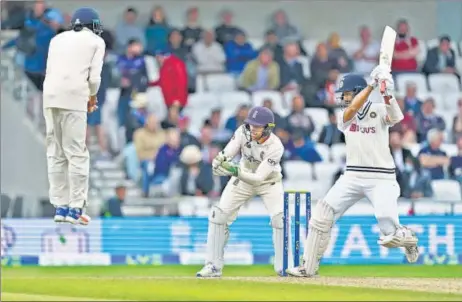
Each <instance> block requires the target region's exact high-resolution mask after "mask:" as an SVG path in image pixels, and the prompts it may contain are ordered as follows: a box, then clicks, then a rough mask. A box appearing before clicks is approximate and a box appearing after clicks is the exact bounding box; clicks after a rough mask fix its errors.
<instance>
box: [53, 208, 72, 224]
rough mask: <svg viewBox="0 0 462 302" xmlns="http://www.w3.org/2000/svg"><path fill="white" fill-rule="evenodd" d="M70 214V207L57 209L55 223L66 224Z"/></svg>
mask: <svg viewBox="0 0 462 302" xmlns="http://www.w3.org/2000/svg"><path fill="white" fill-rule="evenodd" d="M68 214H69V207H56V209H55V217H54V218H53V219H54V221H55V222H66V217H67V215H68Z"/></svg>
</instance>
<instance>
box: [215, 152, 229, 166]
mask: <svg viewBox="0 0 462 302" xmlns="http://www.w3.org/2000/svg"><path fill="white" fill-rule="evenodd" d="M227 160H228V158H227V157H226V155H225V153H224V152H223V151H220V153H218V155H217V156H215V158H214V159H213V161H212V167H213V169H214V170H215V169H216V168H218V167H219V166H220V165H221V163H222V162H224V161H227Z"/></svg>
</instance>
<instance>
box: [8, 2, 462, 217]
mask: <svg viewBox="0 0 462 302" xmlns="http://www.w3.org/2000/svg"><path fill="white" fill-rule="evenodd" d="M1 5H2V18H1V28H2V30H16V31H17V35H16V36H15V37H14V38H12V39H11V40H8V41H5V42H4V43H3V45H2V49H3V50H4V51H6V50H8V49H11V50H13V51H14V60H15V64H17V66H21V68H22V70H23V71H24V73H25V75H26V76H27V78H28V80H29V81H30V83H31V85H33V87H34V96H33V97H32V98H31V100H30V102H31V103H33V104H37V103H38V104H40V102H41V98H40V91H41V90H42V84H43V79H44V75H45V68H46V59H47V50H48V46H49V43H50V40H51V39H52V37H53V36H54V35H56V34H59V33H60V32H62V31H65V30H67V29H68V24H69V21H70V14H72V11H61V10H58V9H56V8H54V7H53V6H52V5H50V4H49V3H47V2H44V1H41V0H38V1H30V2H25V1H2V2H1ZM237 13H239V12H235V11H232V10H223V11H222V12H221V13H220V16H219V22H217V24H216V26H215V27H213V28H206V27H203V26H202V24H203V22H201V21H202V18H203V17H204V16H203V15H202V14H201V11H200V9H199V8H198V7H195V6H194V4H193V3H192V4H191V6H190V7H185V8H184V23H181V24H179V23H177V24H173V23H171V22H169V18H168V16H169V9H168V7H162V6H154V7H153V8H152V11H151V13H150V16H149V18H148V19H143V18H140V12H139V9H138V8H137V7H136V6H134V7H131V6H128V5H127V6H126V7H125V8H124V7H121V8H120V14H121V18H120V21H119V22H118V23H117V24H116V26H113V27H111V28H105V31H104V33H103V35H102V38H103V39H104V40H105V42H106V47H107V49H106V59H105V64H104V66H103V71H102V84H101V87H100V90H99V93H98V101H99V109H98V111H96V112H95V113H92V114H89V115H88V144H89V148H90V150H91V151H92V154H93V156H92V159H93V160H92V162H93V166H92V174H91V175H92V178H91V185H92V192H91V194H92V196H93V197H94V198H95V199H99V200H101V202H100V203H99V205H100V211H99V212H100V213H101V214H102V215H106V216H120V215H124V214H123V212H124V211H122V208H123V203H124V200H125V199H126V198H127V197H126V196H130V197H132V198H138V199H139V200H142V199H143V197H144V198H146V197H147V198H151V199H152V198H169V199H172V198H174V197H177V196H179V195H181V196H195V197H208V198H207V199H213V198H216V197H218V196H219V195H220V192H221V191H222V190H223V188H224V185H225V184H226V181H227V179H226V178H220V177H216V176H214V175H212V170H211V165H210V164H211V161H212V159H213V158H214V156H215V155H216V154H217V152H219V151H220V150H221V149H222V148H223V147H224V145H225V144H226V143H227V141H228V140H229V138H230V137H231V136H232V134H233V132H234V131H235V130H236V129H237V128H238V127H239V126H240V125H241V124H242V123H243V120H244V118H245V117H246V114H247V112H248V110H249V108H250V107H251V106H254V105H263V106H266V107H268V108H270V109H272V110H273V112H274V113H275V116H276V129H275V133H276V135H277V136H279V137H280V138H281V140H282V141H283V143H284V145H285V148H286V152H285V154H284V158H283V169H284V179H285V181H286V188H288V189H293V190H311V191H312V192H314V193H313V194H314V195H315V197H321V196H322V195H323V194H324V193H325V191H326V190H327V189H328V188H329V187H330V186H331V185H332V183H333V181H335V179H336V178H338V177H339V176H340V175H341V174H342V173H343V163H344V156H345V155H344V154H345V151H344V150H345V145H344V137H343V134H342V133H341V132H339V131H338V130H337V128H336V119H337V114H338V113H339V110H340V109H339V108H338V102H337V96H336V94H335V88H336V85H337V84H338V81H339V80H340V79H341V77H342V74H345V73H350V72H354V73H358V74H362V75H364V76H365V77H367V76H368V74H369V73H370V71H371V70H372V69H373V67H374V66H375V65H376V64H377V62H378V55H379V48H380V38H381V37H380V36H379V35H373V34H372V31H371V29H370V28H369V27H368V26H367V25H364V26H361V27H360V28H351V31H356V32H357V38H356V39H348V40H347V39H345V40H344V39H342V37H341V36H340V35H339V34H338V33H336V32H332V33H331V34H330V35H329V36H327V37H325V38H324V39H322V40H313V39H307V38H306V37H304V35H303V32H304V29H303V28H297V26H295V25H294V24H295V23H296V22H294V20H292V19H291V16H290V15H288V14H287V13H286V12H285V11H284V10H282V9H281V10H276V11H274V12H271V24H270V26H269V27H268V28H267V30H266V31H265V32H264V33H263V35H262V36H249V35H248V34H247V31H248V28H244V27H242V26H241V25H240V24H236V23H235V22H234V14H237ZM262 22H263V21H262ZM102 23H103V25H104V24H105V20H104V19H103V20H102ZM384 25H385V24H384ZM390 25H393V26H394V27H395V29H396V31H397V32H398V38H397V40H396V44H395V55H394V59H393V63H392V70H393V75H394V78H395V83H396V89H397V91H396V97H397V100H398V102H399V104H400V105H401V108H402V110H403V112H404V114H405V118H404V120H403V121H402V122H401V123H399V124H397V125H395V126H394V127H393V128H392V129H391V130H390V149H391V152H392V154H393V157H394V159H395V162H396V167H397V179H398V182H399V184H400V186H401V194H402V197H403V198H406V199H415V200H418V199H421V198H435V199H439V200H447V201H454V199H455V201H460V199H461V197H460V196H461V187H462V94H461V77H460V75H461V73H462V43H460V42H459V41H452V40H451V38H450V37H449V36H448V35H442V36H440V37H434V38H433V39H431V40H422V39H420V38H419V37H417V36H414V34H413V32H412V23H410V22H408V21H407V20H406V19H400V20H399V21H398V22H396V23H395V24H390ZM40 126H42V127H43V124H41V125H40ZM39 128H40V127H39ZM114 190H115V193H114ZM113 196H115V197H113ZM137 211H138V210H133V213H135V214H139V213H138V212H137ZM125 212H127V213H128V212H129V211H128V210H126V211H125ZM408 213H409V214H410V215H412V214H413V213H414V209H413V207H411V208H409V211H408ZM142 214H145V213H142ZM155 214H156V215H157V214H161V213H159V212H156V213H155Z"/></svg>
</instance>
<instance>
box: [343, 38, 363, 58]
mask: <svg viewBox="0 0 462 302" xmlns="http://www.w3.org/2000/svg"><path fill="white" fill-rule="evenodd" d="M342 47H343V49H345V51H346V53H347V54H348V55H349V56H352V55H353V54H354V53H355V51H357V50H358V49H359V48H360V47H361V43H360V41H359V39H355V40H343V41H342Z"/></svg>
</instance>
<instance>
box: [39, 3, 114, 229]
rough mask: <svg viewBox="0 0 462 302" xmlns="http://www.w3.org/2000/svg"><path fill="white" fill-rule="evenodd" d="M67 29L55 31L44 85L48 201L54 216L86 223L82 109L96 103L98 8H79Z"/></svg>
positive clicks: (86, 159) (87, 163) (86, 163)
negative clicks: (57, 32)
mask: <svg viewBox="0 0 462 302" xmlns="http://www.w3.org/2000/svg"><path fill="white" fill-rule="evenodd" d="M71 26H72V30H69V31H65V32H63V33H61V34H58V35H57V36H55V37H54V38H53V39H52V40H51V43H50V48H49V51H48V61H47V70H46V76H45V82H44V90H43V111H44V116H45V123H46V141H47V161H48V181H49V184H50V190H49V194H50V202H51V203H52V204H53V205H54V206H55V207H56V213H55V216H54V220H55V221H56V222H70V223H74V224H77V223H80V224H88V222H89V217H88V216H87V215H85V214H83V210H84V208H85V206H86V202H87V194H88V174H89V170H90V159H89V154H88V150H87V147H86V145H85V136H86V130H87V111H88V112H92V111H94V110H95V109H96V108H97V106H96V103H97V100H96V93H97V92H98V88H99V85H100V82H101V69H102V66H103V58H104V52H105V48H106V47H105V43H104V41H103V39H102V38H101V37H100V34H101V32H102V28H101V22H100V19H99V15H98V13H97V12H96V11H95V10H94V9H91V8H81V9H79V10H77V11H76V12H75V13H74V15H73V16H72V24H71Z"/></svg>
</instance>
